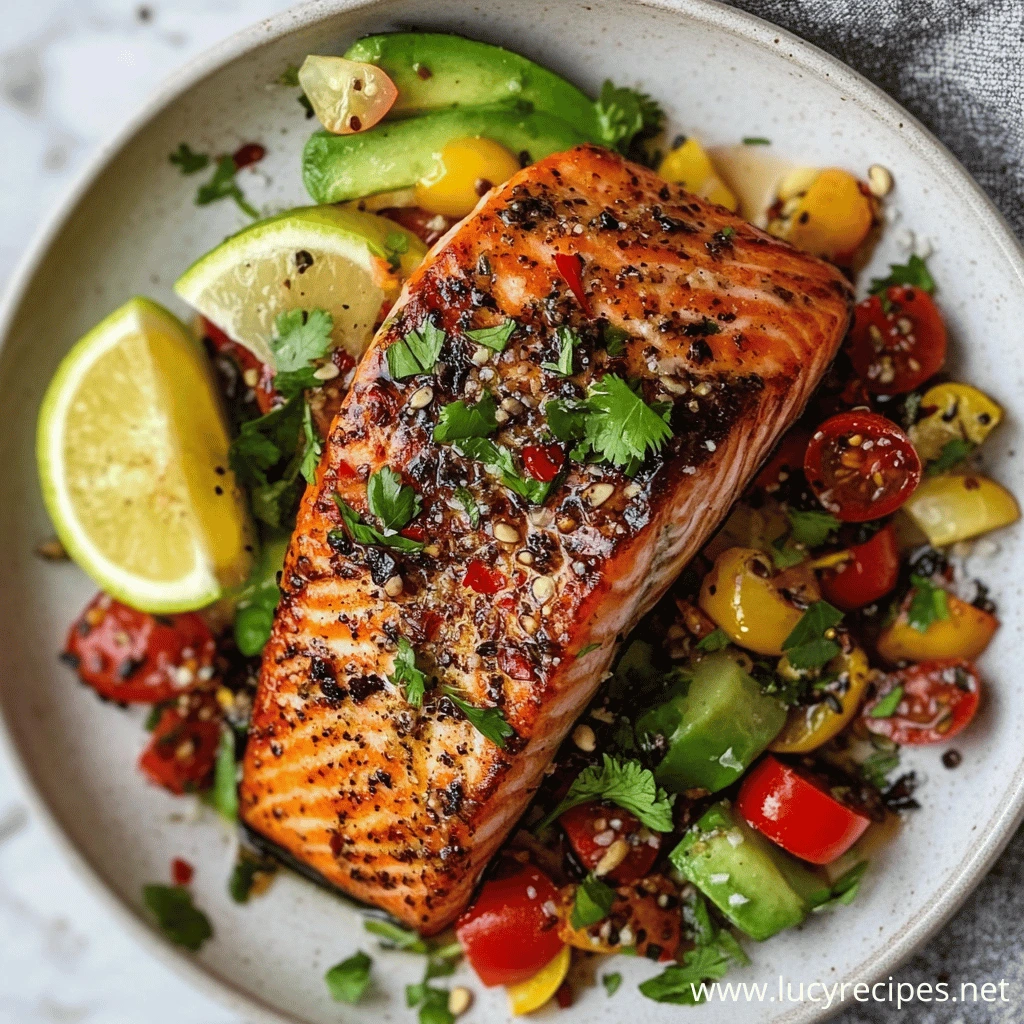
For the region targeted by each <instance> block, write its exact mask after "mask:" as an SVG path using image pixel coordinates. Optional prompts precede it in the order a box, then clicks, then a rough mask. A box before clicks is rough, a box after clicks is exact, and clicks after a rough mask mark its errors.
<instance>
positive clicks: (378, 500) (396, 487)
mask: <svg viewBox="0 0 1024 1024" xmlns="http://www.w3.org/2000/svg"><path fill="white" fill-rule="evenodd" d="M366 503H367V505H369V508H370V513H371V514H372V515H375V516H376V517H377V518H378V519H379V520H380V523H381V526H382V527H383V529H384V532H385V533H395V532H397V531H398V530H401V529H402V527H403V526H407V525H408V524H409V523H410V522H411V521H412V520H413V519H415V518H416V517H417V516H418V515H419V514H420V510H421V508H422V505H421V503H420V496H419V495H418V494H417V493H416V491H415V489H414V488H412V487H410V486H409V485H408V484H403V483H402V478H401V477H400V476H399V475H398V473H396V472H395V471H394V470H393V469H392V468H391V467H390V466H384V467H382V468H381V469H378V470H377V472H376V473H374V474H373V475H372V476H371V477H370V479H369V480H368V481H367V482H366Z"/></svg>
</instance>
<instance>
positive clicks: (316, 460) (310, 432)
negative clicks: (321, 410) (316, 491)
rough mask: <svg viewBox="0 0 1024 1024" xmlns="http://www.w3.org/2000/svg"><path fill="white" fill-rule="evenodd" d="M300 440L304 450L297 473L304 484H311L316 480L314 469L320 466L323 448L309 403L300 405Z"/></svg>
mask: <svg viewBox="0 0 1024 1024" xmlns="http://www.w3.org/2000/svg"><path fill="white" fill-rule="evenodd" d="M302 438H303V444H304V448H303V451H302V461H301V462H300V463H299V472H300V473H301V474H302V475H303V477H304V478H305V480H306V483H309V484H311V483H313V482H314V480H315V479H316V467H317V466H319V465H320V455H321V454H322V453H323V446H322V445H321V443H320V435H319V434H318V433H317V429H316V426H315V425H314V423H313V410H312V409H311V408H310V407H309V402H303V403H302Z"/></svg>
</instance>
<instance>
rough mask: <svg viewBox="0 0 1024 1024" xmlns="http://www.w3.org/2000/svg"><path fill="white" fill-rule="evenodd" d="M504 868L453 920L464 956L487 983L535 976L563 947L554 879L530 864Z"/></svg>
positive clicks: (491, 983) (490, 984) (511, 864)
mask: <svg viewBox="0 0 1024 1024" xmlns="http://www.w3.org/2000/svg"><path fill="white" fill-rule="evenodd" d="M502 867H503V868H504V871H499V873H498V875H496V876H495V877H494V878H491V879H489V880H488V881H487V882H485V883H484V885H483V888H481V890H480V894H479V895H478V896H477V898H476V901H475V902H474V903H473V905H472V906H471V907H470V908H469V910H467V911H466V913H465V914H463V915H462V917H460V918H459V920H458V922H457V923H456V925H455V934H456V935H457V936H458V939H459V942H460V943H461V944H462V948H463V950H464V951H465V954H466V959H467V960H469V962H470V964H471V965H472V967H473V970H475V971H476V973H477V974H478V975H479V977H480V980H481V981H482V982H483V983H484V984H485V985H487V986H492V985H515V984H516V983H517V982H520V981H526V979H527V978H532V977H533V976H534V975H535V974H536V973H537V972H538V971H539V970H540V969H541V968H542V967H543V966H544V965H545V964H547V963H550V962H551V960H553V959H554V957H555V956H556V955H557V953H558V952H559V950H560V949H561V948H562V940H561V939H560V938H559V937H558V914H557V909H556V908H557V904H558V890H557V889H556V888H555V886H554V884H553V883H552V881H551V879H550V878H548V876H547V875H545V874H544V873H543V872H542V871H541V870H540V869H539V868H536V867H534V866H533V865H532V864H519V863H518V862H515V861H513V862H506V863H505V864H504V865H502Z"/></svg>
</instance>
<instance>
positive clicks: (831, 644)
mask: <svg viewBox="0 0 1024 1024" xmlns="http://www.w3.org/2000/svg"><path fill="white" fill-rule="evenodd" d="M842 619H843V613H842V612H841V611H840V610H839V609H838V608H834V607H833V606H832V605H830V604H829V603H828V601H815V602H814V604H812V605H811V606H810V607H809V608H808V609H807V611H805V612H804V613H803V615H801V616H800V621H799V622H798V623H797V624H796V626H795V627H794V628H793V632H792V633H790V634H789V636H788V637H786V639H785V640H784V641H783V644H782V650H783V651H784V652H785V653H786V657H787V658H788V659H789V663H790V665H792V666H793V668H797V669H811V668H821V667H822V665H824V664H826V662H829V661H831V660H832V659H833V658H834V657H835V656H836V655H837V654H838V653H839V644H837V643H836V642H835V641H834V640H832V639H831V638H830V637H828V636H826V633H827V632H828V631H829V630H831V629H833V628H834V627H835V626H837V625H838V624H839V623H840V622H841V621H842Z"/></svg>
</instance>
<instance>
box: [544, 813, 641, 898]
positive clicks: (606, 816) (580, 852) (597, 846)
mask: <svg viewBox="0 0 1024 1024" xmlns="http://www.w3.org/2000/svg"><path fill="white" fill-rule="evenodd" d="M558 820H559V822H560V824H561V826H562V828H563V829H565V834H566V836H567V837H568V839H569V842H570V843H571V844H572V848H573V850H574V851H575V853H576V856H577V857H578V858H579V861H580V864H581V865H582V866H583V867H584V868H586V869H587V871H593V870H594V868H596V867H597V865H598V864H599V863H600V862H601V858H602V857H604V855H605V854H606V853H607V852H608V849H609V847H610V846H611V845H612V843H614V842H616V841H617V840H619V839H622V840H624V841H625V843H626V844H627V845H628V847H629V852H628V853H627V854H626V859H625V860H623V861H622V862H621V863H620V864H619V866H618V867H616V868H614V869H613V870H611V871H609V872H608V874H607V878H608V879H610V880H611V881H613V882H617V883H618V884H619V885H628V884H629V883H630V882H635V881H637V879H640V878H643V877H644V876H645V875H646V874H647V873H648V872H649V871H650V870H651V867H652V866H653V864H654V862H655V861H656V860H657V859H658V851H659V850H660V849H661V836H660V834H659V833H657V832H651V831H650V829H647V828H645V827H644V826H643V824H642V823H641V822H640V820H639V818H637V817H635V816H634V815H632V814H630V813H629V811H624V810H623V809H622V808H621V807H616V806H615V805H613V804H603V803H598V802H596V801H595V802H593V803H586V804H580V805H579V806H578V807H572V808H570V809H569V810H568V811H566V812H565V813H564V814H563V815H561V816H560V817H559V819H558Z"/></svg>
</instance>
